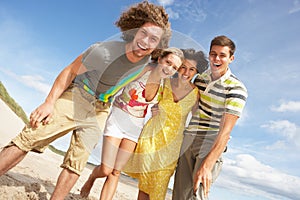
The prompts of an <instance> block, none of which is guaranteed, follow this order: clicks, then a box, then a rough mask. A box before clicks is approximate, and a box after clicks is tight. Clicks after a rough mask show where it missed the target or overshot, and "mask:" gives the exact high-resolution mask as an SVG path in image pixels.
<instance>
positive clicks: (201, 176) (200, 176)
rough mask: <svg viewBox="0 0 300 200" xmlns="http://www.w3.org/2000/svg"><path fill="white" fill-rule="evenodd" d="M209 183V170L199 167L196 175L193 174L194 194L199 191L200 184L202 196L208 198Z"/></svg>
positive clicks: (210, 180)
mask: <svg viewBox="0 0 300 200" xmlns="http://www.w3.org/2000/svg"><path fill="white" fill-rule="evenodd" d="M211 182H212V173H211V170H209V169H206V168H204V167H201V168H200V169H199V170H198V171H197V173H196V174H195V177H194V194H195V193H196V192H197V190H198V189H199V186H200V183H202V186H203V192H204V196H205V197H208V193H209V190H210V186H211Z"/></svg>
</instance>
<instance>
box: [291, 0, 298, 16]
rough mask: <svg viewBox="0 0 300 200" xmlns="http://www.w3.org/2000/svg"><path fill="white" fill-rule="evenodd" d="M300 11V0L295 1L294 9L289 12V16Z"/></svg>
mask: <svg viewBox="0 0 300 200" xmlns="http://www.w3.org/2000/svg"><path fill="white" fill-rule="evenodd" d="M299 11H300V2H299V1H298V0H294V2H293V8H291V9H290V10H289V14H293V13H296V12H299Z"/></svg>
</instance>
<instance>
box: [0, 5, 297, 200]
mask: <svg viewBox="0 0 300 200" xmlns="http://www.w3.org/2000/svg"><path fill="white" fill-rule="evenodd" d="M133 2H138V1H129V0H118V1H117V0H102V1H100V0H98V1H96V0H89V1H83V0H81V1H79V0H77V1H76V0H64V1H61V0H51V1H50V0H48V1H40V0H26V1H17V0H1V1H0V80H1V81H2V83H3V84H4V85H5V87H6V88H7V90H8V91H9V93H10V95H11V96H12V97H13V98H14V99H15V100H16V101H17V102H18V103H19V104H20V105H21V106H22V107H23V108H24V110H25V112H26V113H27V114H29V113H30V112H31V111H32V110H33V109H34V108H35V107H36V106H38V105H39V104H40V103H41V102H42V101H43V100H44V99H45V97H46V95H47V93H48V92H49V90H50V87H51V85H52V83H53V81H54V79H55V78H56V76H57V75H58V73H59V72H60V71H61V70H62V69H63V68H64V67H65V66H67V65H68V64H69V63H70V62H72V61H73V59H74V58H75V57H76V56H78V55H79V54H80V53H81V52H82V51H84V50H85V49H86V48H87V47H88V46H89V45H91V44H92V43H94V42H96V41H103V40H106V39H108V38H111V37H116V35H118V33H119V30H118V29H117V28H116V27H115V26H114V25H113V24H114V22H115V21H116V20H117V19H118V16H119V14H120V12H121V11H122V10H124V9H125V8H126V7H127V6H128V5H131V4H132V3H133ZM151 2H154V3H157V4H162V5H164V7H165V8H166V9H167V12H168V13H169V15H170V17H171V19H170V21H171V23H172V29H173V30H174V37H175V38H176V36H179V37H184V38H189V39H190V40H191V41H193V42H194V44H195V46H196V47H199V48H203V50H204V51H205V52H207V50H208V48H209V43H210V41H211V39H212V38H213V37H214V36H216V35H221V34H222V35H223V34H224V35H227V36H229V37H230V38H232V39H233V40H234V41H235V42H236V45H237V52H236V54H235V58H236V59H235V61H234V62H233V63H232V65H231V69H232V71H233V72H234V74H236V75H237V76H238V77H239V78H240V79H241V80H242V81H243V82H244V84H245V85H246V86H247V88H248V92H249V98H248V101H247V105H246V108H245V112H244V114H243V116H242V118H241V119H240V120H239V122H238V125H237V126H236V127H235V128H234V130H233V132H232V139H231V140H230V142H229V151H228V152H227V153H226V155H224V158H225V159H224V160H225V163H224V168H223V171H222V174H221V176H220V177H219V178H218V180H217V182H216V183H215V184H214V186H213V189H212V191H211V196H210V200H215V199H222V200H227V199H239V200H250V199H257V200H275V199H276V200H277V199H295V200H296V199H300V191H299V186H300V170H299V168H300V156H299V153H298V152H299V150H300V120H299V114H300V92H299V89H298V87H299V85H300V78H299V75H300V67H299V52H300V39H299V35H300V1H299V0H264V1H261V0H241V1H237V0H227V1H223V0H219V1H217V0H210V1H208V0H180V1H179V0H178V1H174V0H160V1H151ZM171 45H174V46H175V45H176V46H179V47H189V45H190V43H182V41H181V40H178V39H173V40H172V42H171Z"/></svg>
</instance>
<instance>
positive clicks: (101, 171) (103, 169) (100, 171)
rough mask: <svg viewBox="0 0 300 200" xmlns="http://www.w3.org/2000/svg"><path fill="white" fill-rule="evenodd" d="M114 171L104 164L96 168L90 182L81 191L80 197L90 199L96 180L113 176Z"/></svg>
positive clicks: (89, 179)
mask: <svg viewBox="0 0 300 200" xmlns="http://www.w3.org/2000/svg"><path fill="white" fill-rule="evenodd" d="M112 171H113V169H112V168H109V167H108V166H106V165H104V164H101V165H98V166H96V167H95V168H94V169H93V172H92V173H91V175H90V176H89V178H88V180H87V181H86V182H85V183H84V185H83V186H82V188H81V190H80V196H81V197H88V196H89V194H90V191H91V189H92V187H93V185H94V182H95V180H96V179H97V178H103V177H107V176H108V175H110V174H111V172H112Z"/></svg>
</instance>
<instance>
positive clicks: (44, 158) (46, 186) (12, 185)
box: [0, 99, 138, 200]
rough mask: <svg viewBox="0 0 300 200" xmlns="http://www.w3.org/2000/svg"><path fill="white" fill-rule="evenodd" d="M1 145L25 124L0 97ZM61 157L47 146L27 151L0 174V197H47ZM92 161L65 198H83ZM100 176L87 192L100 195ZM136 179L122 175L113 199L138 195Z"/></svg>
mask: <svg viewBox="0 0 300 200" xmlns="http://www.w3.org/2000/svg"><path fill="white" fill-rule="evenodd" d="M0 121H1V126H0V147H3V146H5V145H6V144H7V143H8V142H9V141H10V140H11V139H12V138H13V137H14V136H15V135H16V134H17V133H18V132H19V131H20V130H21V129H22V128H23V126H24V124H23V122H22V120H21V119H20V118H19V117H17V116H16V115H15V114H14V113H13V111H11V110H10V109H9V108H8V107H7V106H6V104H5V103H4V102H3V101H2V100H1V99H0ZM62 160H63V157H62V156H61V155H58V154H56V153H54V152H52V151H51V150H49V149H47V150H46V151H45V153H43V154H37V153H32V152H29V153H28V155H27V156H26V157H25V159H24V160H23V161H21V163H19V164H18V165H17V166H16V167H14V168H13V169H12V170H10V171H9V172H7V173H6V174H4V175H3V176H1V177H0V199H5V200H47V199H50V196H51V193H52V192H53V190H54V187H55V184H56V180H57V177H58V175H59V173H60V172H61V168H60V167H59V166H60V164H61V163H62ZM92 169H93V166H92V165H88V166H87V167H86V168H85V169H84V171H83V173H82V175H81V176H80V178H79V180H78V181H77V183H76V185H75V186H74V187H73V189H72V190H71V192H70V194H69V195H68V196H67V198H66V199H68V200H71V199H72V200H73V199H83V198H81V197H80V196H79V193H80V188H81V186H82V185H83V184H84V182H85V180H87V178H88V176H89V174H90V173H91V170H92ZM102 184H103V179H99V180H97V181H96V183H95V185H94V187H93V188H92V191H91V193H90V196H89V197H88V198H86V199H91V200H96V199H99V196H100V191H101V188H102ZM137 193H138V188H137V182H136V181H133V180H132V179H131V178H129V177H126V176H122V177H121V180H120V182H119V185H118V189H117V192H116V194H115V197H114V199H116V200H132V199H137Z"/></svg>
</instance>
